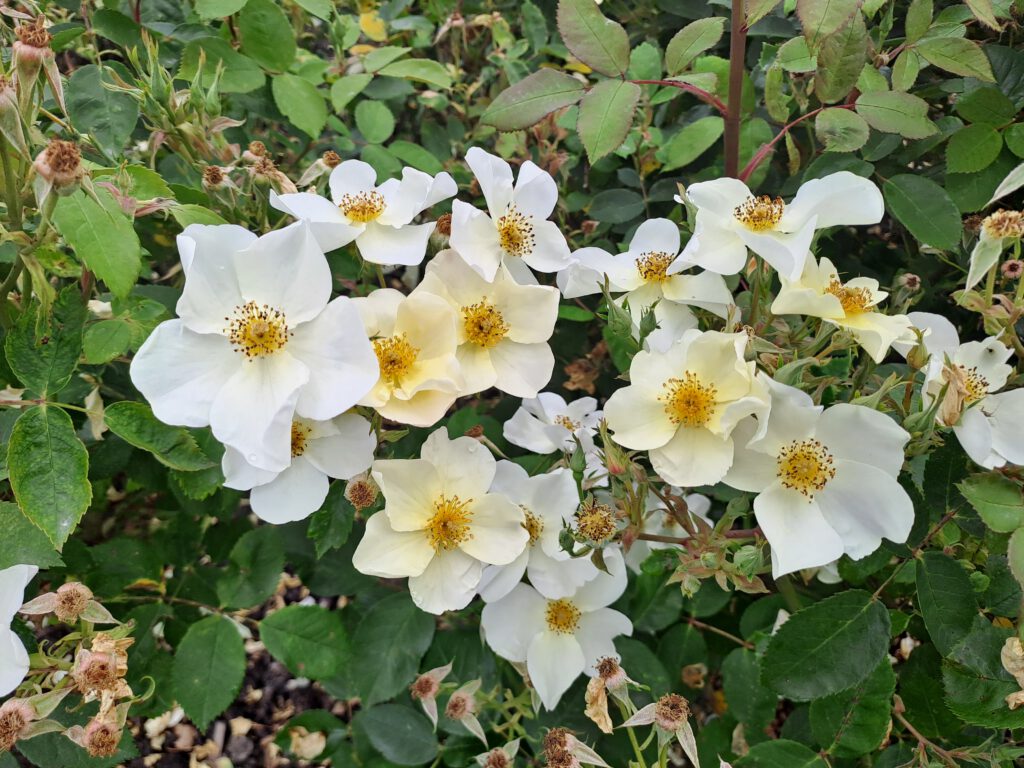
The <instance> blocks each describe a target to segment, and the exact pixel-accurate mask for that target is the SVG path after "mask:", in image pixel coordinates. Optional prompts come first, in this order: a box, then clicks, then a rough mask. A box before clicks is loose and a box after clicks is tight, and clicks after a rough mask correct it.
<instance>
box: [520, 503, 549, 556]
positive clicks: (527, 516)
mask: <svg viewBox="0 0 1024 768" xmlns="http://www.w3.org/2000/svg"><path fill="white" fill-rule="evenodd" d="M519 508H520V509H521V510H523V528H525V529H526V532H527V533H528V534H529V535H530V541H529V545H530V546H531V547H532V546H533V545H534V544H536V543H537V541H538V540H539V539H540V535H541V534H542V533H544V521H543V520H542V519H541V518H540V517H539V516H538V515H535V514H534V513H533V512H532V511H530V510H529V509H527V508H526V507H524V506H523V505H522V504H520V505H519Z"/></svg>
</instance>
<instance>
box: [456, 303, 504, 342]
mask: <svg viewBox="0 0 1024 768" xmlns="http://www.w3.org/2000/svg"><path fill="white" fill-rule="evenodd" d="M462 328H463V330H464V331H465V333H466V340H467V341H469V342H471V343H473V344H476V345H477V346H479V347H483V348H484V349H492V348H494V347H496V346H498V344H499V342H501V340H502V339H504V338H505V336H506V335H508V332H509V330H510V329H511V326H509V324H508V323H506V322H505V318H504V317H502V315H501V312H500V311H499V310H498V308H497V307H495V306H494V305H493V304H491V303H490V302H489V301H487V299H481V300H480V301H478V302H477V303H476V304H470V305H469V306H468V307H463V308H462Z"/></svg>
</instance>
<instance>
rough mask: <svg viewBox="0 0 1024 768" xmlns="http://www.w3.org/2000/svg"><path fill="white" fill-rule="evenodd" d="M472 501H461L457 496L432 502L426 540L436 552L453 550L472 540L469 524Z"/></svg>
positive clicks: (438, 498) (471, 517)
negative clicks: (432, 507) (431, 512)
mask: <svg viewBox="0 0 1024 768" xmlns="http://www.w3.org/2000/svg"><path fill="white" fill-rule="evenodd" d="M472 501H473V500H472V499H469V500H467V501H463V500H462V499H460V498H459V497H458V496H438V497H437V499H436V500H435V501H434V514H433V515H432V516H431V518H430V519H429V520H428V521H427V528H426V534H427V539H428V540H429V541H430V543H431V545H432V546H433V547H434V549H435V550H436V551H437V552H440V551H441V550H445V551H448V550H451V549H455V548H456V547H457V546H459V544H462V543H463V542H464V541H468V540H469V539H471V538H473V533H472V532H471V531H470V530H469V524H470V522H472V520H473V511H472V510H471V509H469V505H470V503H472Z"/></svg>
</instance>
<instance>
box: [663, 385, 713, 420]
mask: <svg viewBox="0 0 1024 768" xmlns="http://www.w3.org/2000/svg"><path fill="white" fill-rule="evenodd" d="M663 386H664V388H665V394H663V395H662V396H661V397H659V398H658V399H659V400H660V401H661V402H663V403H664V404H665V413H667V414H668V417H669V419H670V420H671V421H672V423H673V424H682V425H683V426H684V427H703V426H706V425H707V423H708V421H710V420H711V417H712V416H713V415H714V413H715V397H716V396H717V395H718V389H717V388H716V387H715V385H714V384H705V383H704V382H702V381H701V380H700V378H699V377H698V376H697V374H695V373H691V372H690V371H687V372H686V373H684V374H683V378H681V379H669V380H668V381H666V382H665V384H664V385H663Z"/></svg>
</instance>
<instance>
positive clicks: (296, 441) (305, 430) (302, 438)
mask: <svg viewBox="0 0 1024 768" xmlns="http://www.w3.org/2000/svg"><path fill="white" fill-rule="evenodd" d="M312 431H313V429H312V427H309V426H307V425H305V424H303V423H302V422H301V421H293V422H292V458H293V459H295V458H298V457H299V456H301V455H302V454H304V453H305V452H306V445H307V442H308V441H309V435H310V433H311V432H312Z"/></svg>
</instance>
